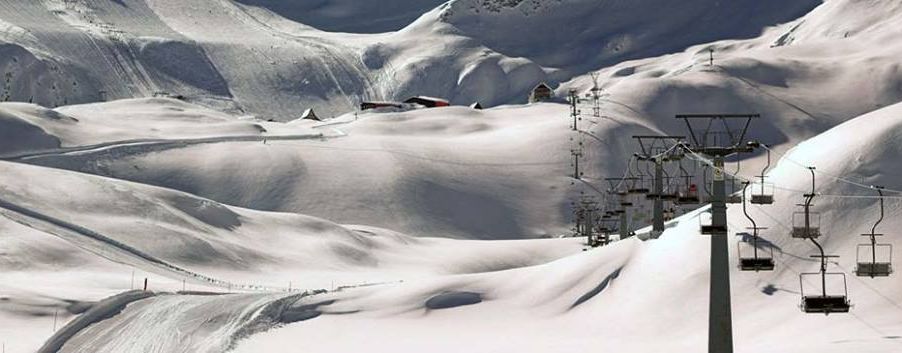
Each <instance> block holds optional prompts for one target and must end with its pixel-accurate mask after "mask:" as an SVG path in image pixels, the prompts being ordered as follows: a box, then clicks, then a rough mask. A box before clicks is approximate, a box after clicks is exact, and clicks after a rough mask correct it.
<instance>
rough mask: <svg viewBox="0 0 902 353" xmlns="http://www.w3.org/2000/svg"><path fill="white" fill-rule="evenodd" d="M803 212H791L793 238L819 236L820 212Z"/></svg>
mask: <svg viewBox="0 0 902 353" xmlns="http://www.w3.org/2000/svg"><path fill="white" fill-rule="evenodd" d="M807 220H808V221H807V222H806V214H805V212H795V213H793V214H792V237H793V238H803V239H807V238H818V237H820V236H821V228H820V224H821V215H820V213H816V212H810V213H809V214H808V216H807Z"/></svg>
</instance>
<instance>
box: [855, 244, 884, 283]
mask: <svg viewBox="0 0 902 353" xmlns="http://www.w3.org/2000/svg"><path fill="white" fill-rule="evenodd" d="M862 235H865V236H870V234H862ZM875 235H879V234H875ZM875 247H876V248H875ZM880 249H883V250H880ZM878 254H879V255H878ZM855 263H856V266H855V275H856V276H858V277H871V278H874V277H889V275H891V274H892V273H893V246H892V245H891V244H859V245H858V251H857V255H856V261H855Z"/></svg>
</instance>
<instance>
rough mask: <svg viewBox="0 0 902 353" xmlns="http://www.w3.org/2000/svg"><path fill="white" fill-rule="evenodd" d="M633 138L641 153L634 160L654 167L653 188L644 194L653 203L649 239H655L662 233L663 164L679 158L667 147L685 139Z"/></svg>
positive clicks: (672, 137)
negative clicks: (648, 163)
mask: <svg viewBox="0 0 902 353" xmlns="http://www.w3.org/2000/svg"><path fill="white" fill-rule="evenodd" d="M633 138H634V139H636V141H637V142H638V143H639V148H640V149H641V150H642V152H641V153H637V154H636V158H637V159H638V160H642V161H647V162H650V163H653V164H654V165H655V175H654V178H653V180H654V187H653V188H652V190H651V192H650V193H648V194H646V198H647V199H650V200H652V201H653V203H654V207H653V211H652V232H651V238H652V239H656V238H658V237H659V236H660V235H661V233H663V232H664V201H665V195H664V163H666V162H670V161H671V160H678V159H679V158H680V157H678V156H679V154H678V153H674V152H673V151H675V150H677V149H676V148H667V147H668V146H674V145H679V144H682V143H683V140H684V139H685V138H686V137H685V136H654V135H637V136H633ZM656 148H662V150H661V151H656ZM655 152H658V153H655ZM680 152H681V151H680ZM668 198H669V197H668Z"/></svg>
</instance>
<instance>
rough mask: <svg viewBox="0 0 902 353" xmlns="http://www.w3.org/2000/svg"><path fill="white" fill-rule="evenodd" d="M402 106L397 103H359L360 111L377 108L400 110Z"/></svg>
mask: <svg viewBox="0 0 902 353" xmlns="http://www.w3.org/2000/svg"><path fill="white" fill-rule="evenodd" d="M402 106H403V105H402V104H401V103H397V102H363V103H360V110H370V109H378V108H401V107H402Z"/></svg>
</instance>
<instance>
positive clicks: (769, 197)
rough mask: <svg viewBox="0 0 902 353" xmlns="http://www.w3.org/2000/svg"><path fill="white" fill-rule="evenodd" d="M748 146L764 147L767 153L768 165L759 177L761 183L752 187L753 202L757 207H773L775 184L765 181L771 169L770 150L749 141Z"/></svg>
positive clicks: (758, 143) (756, 142)
mask: <svg viewBox="0 0 902 353" xmlns="http://www.w3.org/2000/svg"><path fill="white" fill-rule="evenodd" d="M748 146H749V147H751V148H757V147H762V146H764V149H765V150H766V151H767V164H766V165H765V166H764V169H762V170H761V175H759V176H758V178H759V179H760V182H759V183H758V184H757V185H755V186H754V187H752V200H751V201H752V203H753V204H756V205H771V204H773V203H774V184H772V183H767V182H765V181H764V178H766V177H767V175H766V174H767V170H768V169H769V168H770V149H769V148H767V146H765V145H764V144H762V143H760V142H758V141H749V143H748Z"/></svg>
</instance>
